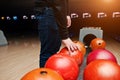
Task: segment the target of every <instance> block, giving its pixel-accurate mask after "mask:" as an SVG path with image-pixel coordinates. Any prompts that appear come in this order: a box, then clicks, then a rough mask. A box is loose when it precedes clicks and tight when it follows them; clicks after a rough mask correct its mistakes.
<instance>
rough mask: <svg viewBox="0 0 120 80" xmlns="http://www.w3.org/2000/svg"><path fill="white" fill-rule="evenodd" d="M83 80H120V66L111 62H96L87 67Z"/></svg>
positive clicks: (101, 60)
mask: <svg viewBox="0 0 120 80" xmlns="http://www.w3.org/2000/svg"><path fill="white" fill-rule="evenodd" d="M83 80H120V66H119V65H118V64H116V63H115V62H113V61H110V60H103V59H100V60H95V61H93V62H91V63H89V64H88V65H87V66H86V67H85V69H84V73H83Z"/></svg>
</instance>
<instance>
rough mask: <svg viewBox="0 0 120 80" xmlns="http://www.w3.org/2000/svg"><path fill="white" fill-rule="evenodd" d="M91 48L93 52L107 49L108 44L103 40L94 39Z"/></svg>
mask: <svg viewBox="0 0 120 80" xmlns="http://www.w3.org/2000/svg"><path fill="white" fill-rule="evenodd" d="M90 47H91V49H92V50H96V49H105V47H106V42H105V41H104V40H103V39H101V38H94V39H93V40H92V41H91V43H90Z"/></svg>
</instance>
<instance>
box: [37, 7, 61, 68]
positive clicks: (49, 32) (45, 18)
mask: <svg viewBox="0 0 120 80" xmlns="http://www.w3.org/2000/svg"><path fill="white" fill-rule="evenodd" d="M37 19H38V32H39V38H40V42H41V49H40V61H39V67H44V65H45V63H46V61H47V60H48V58H49V57H50V56H52V55H53V54H55V53H57V52H58V51H59V49H60V46H61V39H60V35H59V28H58V25H57V23H56V20H55V17H54V14H53V10H52V9H50V8H46V9H45V10H44V12H43V13H42V14H40V15H38V16H37Z"/></svg>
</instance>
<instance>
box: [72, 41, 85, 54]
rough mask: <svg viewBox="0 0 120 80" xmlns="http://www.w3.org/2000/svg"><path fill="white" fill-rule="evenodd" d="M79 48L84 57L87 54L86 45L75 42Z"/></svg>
mask: <svg viewBox="0 0 120 80" xmlns="http://www.w3.org/2000/svg"><path fill="white" fill-rule="evenodd" d="M73 42H74V43H75V44H76V45H77V46H78V48H79V50H80V51H81V53H82V54H83V56H84V55H85V54H86V48H85V45H84V44H83V43H82V42H80V41H73Z"/></svg>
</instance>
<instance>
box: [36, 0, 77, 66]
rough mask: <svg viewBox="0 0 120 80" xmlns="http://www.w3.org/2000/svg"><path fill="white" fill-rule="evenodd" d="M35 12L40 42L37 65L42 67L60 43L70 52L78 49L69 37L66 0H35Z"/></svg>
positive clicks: (57, 49) (55, 51)
mask: <svg viewBox="0 0 120 80" xmlns="http://www.w3.org/2000/svg"><path fill="white" fill-rule="evenodd" d="M35 14H36V17H37V21H38V23H37V24H38V33H39V39H40V42H41V50H40V61H39V67H44V65H45V63H46V61H47V59H48V58H49V57H50V56H52V55H53V54H55V53H57V52H58V51H59V49H60V47H61V43H63V44H64V45H65V46H66V47H67V48H68V50H69V51H70V52H71V51H74V50H75V49H78V48H77V46H76V45H75V43H74V42H73V41H72V40H71V39H70V37H69V32H68V27H70V26H71V18H70V16H69V7H68V0H36V1H35Z"/></svg>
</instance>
